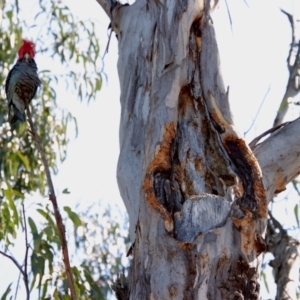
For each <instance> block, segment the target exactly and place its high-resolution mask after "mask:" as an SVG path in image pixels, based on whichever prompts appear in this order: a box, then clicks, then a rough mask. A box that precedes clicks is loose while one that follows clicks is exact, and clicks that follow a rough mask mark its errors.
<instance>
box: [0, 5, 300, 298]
mask: <svg viewBox="0 0 300 300" xmlns="http://www.w3.org/2000/svg"><path fill="white" fill-rule="evenodd" d="M65 2H66V4H67V5H69V6H70V7H71V8H72V10H73V11H74V14H76V15H79V16H80V17H81V18H83V19H87V18H92V19H94V20H96V21H97V27H96V28H97V35H98V37H99V39H100V43H101V45H102V52H103V51H104V50H105V47H106V43H107V27H108V24H109V21H108V18H107V17H106V15H105V14H104V13H103V12H102V9H101V8H100V6H99V5H98V4H97V3H96V1H94V0H85V1H76V2H75V1H72V0H66V1H65ZM221 2H222V4H221V7H220V8H219V9H217V10H216V11H215V12H214V14H213V20H214V24H215V27H216V32H217V41H218V44H219V49H220V55H221V65H222V69H223V75H224V81H225V84H226V85H229V86H230V103H231V108H232V112H233V115H234V118H235V124H236V127H237V128H238V130H239V131H240V133H241V134H243V133H244V132H245V131H246V130H247V129H248V128H249V127H250V125H251V123H252V121H253V119H254V117H255V115H256V113H257V110H258V107H259V106H260V103H261V101H262V99H263V97H264V95H265V94H266V92H267V90H268V88H269V86H270V92H269V94H268V96H267V98H266V100H265V102H264V104H263V106H262V108H261V112H260V114H259V116H258V118H257V121H256V123H255V125H254V126H253V128H252V130H251V131H250V132H249V134H248V135H247V136H246V139H247V141H248V142H250V141H251V140H252V139H253V138H254V137H255V136H257V135H259V134H260V133H262V132H263V131H265V130H267V129H269V128H270V127H272V124H273V121H274V118H275V115H276V111H277V109H278V106H279V103H280V101H281V99H282V96H283V93H284V90H285V86H286V82H287V74H288V73H287V66H286V58H287V54H288V47H289V44H290V41H291V33H290V25H289V22H288V20H287V17H286V16H285V15H283V14H282V13H281V12H280V10H279V7H281V8H284V9H285V10H287V11H288V12H291V13H292V12H293V11H294V12H296V11H297V12H299V14H300V5H299V2H300V1H296V0H295V1H292V0H291V1H287V0H282V1H279V0H248V1H247V2H248V4H249V6H250V8H248V7H247V6H246V5H245V3H244V1H243V0H240V1H237V0H228V4H229V7H230V12H231V17H232V21H233V30H232V31H231V28H230V23H229V18H228V14H227V11H226V8H225V4H224V1H221ZM28 7H30V6H28ZM28 13H29V12H28ZM25 34H28V37H31V38H33V39H34V40H35V37H34V36H30V34H31V32H30V30H27V32H26V30H25ZM117 58H118V49H117V41H116V38H115V37H114V34H113V36H112V40H111V43H110V48H109V53H108V54H107V55H106V57H105V62H104V64H105V68H104V71H105V73H106V75H107V78H108V81H107V82H105V81H104V84H103V88H102V90H101V92H100V93H99V95H98V98H97V100H96V101H94V102H93V101H91V102H90V104H89V105H86V104H85V103H80V102H79V101H77V100H76V99H74V96H73V95H70V94H68V92H65V91H64V90H63V89H64V87H58V89H60V92H59V101H58V104H59V105H61V106H62V107H68V109H69V110H70V111H71V112H72V113H73V114H74V115H75V117H76V118H77V120H78V126H79V136H78V138H77V139H73V140H72V142H71V143H70V145H69V148H68V154H67V159H66V161H65V162H64V163H63V164H62V165H61V166H60V167H59V174H58V176H56V177H55V179H54V184H55V187H56V189H57V191H58V201H59V203H60V206H61V207H62V206H64V205H69V206H72V207H75V204H76V203H78V202H81V203H86V204H90V203H93V202H96V201H98V200H99V199H100V200H101V201H102V202H103V206H105V204H106V203H116V204H117V205H118V207H119V208H120V210H121V211H124V214H125V208H124V205H123V203H122V200H121V198H120V195H119V191H118V186H117V182H116V166H117V159H118V153H119V140H118V136H119V133H118V130H119V118H120V104H119V103H120V99H119V81H118V76H117V68H116V65H117ZM36 61H37V64H38V65H39V66H40V69H43V66H42V62H41V57H39V55H37V58H36ZM294 113H295V114H294V116H291V117H297V116H298V115H299V112H298V111H294ZM65 188H68V189H69V190H70V191H71V194H69V195H63V194H61V191H62V190H63V189H65ZM278 198H280V199H282V198H283V197H281V196H279V197H278ZM284 203H286V202H284ZM292 203H293V204H291V203H290V202H289V206H290V208H291V210H292V209H293V207H294V204H295V203H298V198H296V197H295V199H294V200H293V202H292ZM278 211H280V212H281V211H282V208H279V209H278ZM291 213H292V212H290V211H287V212H286V214H285V220H284V222H285V224H286V226H291V224H293V225H295V218H294V216H293V217H290V218H289V217H288V216H289V215H291ZM16 255H18V254H17V253H16ZM20 255H21V257H22V256H23V252H22V253H21V254H20ZM0 265H1V270H9V272H2V271H0V295H1V294H2V289H3V290H4V288H6V286H7V285H8V284H9V283H10V282H12V281H15V279H16V278H17V276H18V272H17V270H16V268H15V267H14V266H13V265H12V263H11V262H10V261H8V260H7V259H4V258H3V257H1V256H0ZM268 276H269V281H270V282H271V281H272V278H271V276H272V275H271V274H268ZM21 289H22V290H23V291H24V288H23V282H21ZM271 289H273V292H274V285H273V286H271ZM272 295H274V294H273V293H272ZM261 296H262V297H263V299H268V298H272V297H271V296H270V295H268V294H267V293H266V291H265V288H264V285H263V284H262V295H261ZM18 299H20V300H21V299H24V298H23V297H22V296H20V297H18Z"/></svg>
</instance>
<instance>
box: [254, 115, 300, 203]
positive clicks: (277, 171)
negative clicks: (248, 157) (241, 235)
mask: <svg viewBox="0 0 300 300" xmlns="http://www.w3.org/2000/svg"><path fill="white" fill-rule="evenodd" d="M299 131H300V118H298V119H296V120H295V121H293V122H290V123H289V124H287V125H285V126H284V127H282V128H280V129H279V130H277V132H275V133H274V134H272V135H271V136H270V137H269V138H267V139H266V140H265V141H263V142H262V143H261V144H259V145H257V146H256V147H255V149H254V150H253V153H254V154H255V156H256V158H257V160H258V162H259V164H260V167H261V170H262V173H263V181H264V187H265V190H266V192H267V200H268V202H269V201H271V199H273V197H274V195H275V194H277V193H279V192H281V191H283V190H285V186H286V185H287V184H288V183H289V182H291V181H292V180H293V179H294V178H295V177H296V176H298V175H299V172H300V138H298V136H299Z"/></svg>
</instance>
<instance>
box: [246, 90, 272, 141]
mask: <svg viewBox="0 0 300 300" xmlns="http://www.w3.org/2000/svg"><path fill="white" fill-rule="evenodd" d="M270 88H271V87H270V85H269V88H268V90H267V92H266V94H265V96H264V98H263V100H262V101H261V103H260V106H259V108H258V110H257V113H256V115H255V117H254V119H253V121H252V124H251V125H250V127H249V129H248V130H246V131H245V132H244V136H245V135H246V134H247V133H248V132H249V131H250V130H251V128H252V127H253V125H254V124H255V121H256V119H257V117H258V115H259V112H260V110H261V108H262V106H263V104H264V102H265V100H266V98H267V96H268V94H269V92H270Z"/></svg>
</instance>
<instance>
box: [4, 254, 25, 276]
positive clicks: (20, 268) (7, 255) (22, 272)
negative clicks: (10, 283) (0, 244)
mask: <svg viewBox="0 0 300 300" xmlns="http://www.w3.org/2000/svg"><path fill="white" fill-rule="evenodd" d="M0 254H2V255H3V256H5V257H7V258H9V259H10V260H11V261H12V262H13V263H14V264H15V266H16V267H17V268H18V269H19V271H20V272H21V274H22V275H23V276H24V271H23V270H22V267H21V266H20V265H19V263H18V262H17V260H16V259H15V258H14V257H12V256H11V255H9V254H6V253H5V252H3V251H0Z"/></svg>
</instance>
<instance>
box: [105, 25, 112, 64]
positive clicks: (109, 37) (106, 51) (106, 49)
mask: <svg viewBox="0 0 300 300" xmlns="http://www.w3.org/2000/svg"><path fill="white" fill-rule="evenodd" d="M112 32H113V30H112V29H111V30H110V33H109V36H108V41H107V45H106V48H105V51H104V54H103V57H102V59H103V60H104V57H105V55H106V53H108V48H109V43H110V39H111V34H112Z"/></svg>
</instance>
